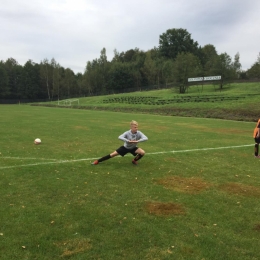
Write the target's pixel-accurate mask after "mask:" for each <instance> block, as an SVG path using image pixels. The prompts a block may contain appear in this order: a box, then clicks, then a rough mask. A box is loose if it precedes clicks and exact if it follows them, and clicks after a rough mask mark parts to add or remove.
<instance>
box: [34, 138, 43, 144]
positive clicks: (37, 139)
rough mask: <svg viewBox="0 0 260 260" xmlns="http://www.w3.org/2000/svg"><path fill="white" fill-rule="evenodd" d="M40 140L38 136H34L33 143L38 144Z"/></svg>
mask: <svg viewBox="0 0 260 260" xmlns="http://www.w3.org/2000/svg"><path fill="white" fill-rule="evenodd" d="M41 142H42V141H41V139H40V138H36V139H35V140H34V143H35V144H40V143H41Z"/></svg>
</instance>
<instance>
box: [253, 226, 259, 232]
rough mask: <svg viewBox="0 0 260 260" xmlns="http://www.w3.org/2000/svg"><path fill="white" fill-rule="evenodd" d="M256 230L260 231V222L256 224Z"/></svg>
mask: <svg viewBox="0 0 260 260" xmlns="http://www.w3.org/2000/svg"><path fill="white" fill-rule="evenodd" d="M254 230H255V231H258V232H260V224H256V225H255V227H254Z"/></svg>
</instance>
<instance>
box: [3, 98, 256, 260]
mask: <svg viewBox="0 0 260 260" xmlns="http://www.w3.org/2000/svg"><path fill="white" fill-rule="evenodd" d="M97 98H100V97H97ZM106 98H108V97H106ZM100 99H101V98H100ZM103 99H104V97H103V98H102V100H103ZM220 102H221V101H220ZM230 102H231V101H230ZM235 102H237V101H235ZM208 104H210V103H208ZM110 106H111V107H110V108H112V107H113V106H114V107H115V104H111V105H110ZM142 106H143V105H142ZM151 106H152V105H151ZM233 106H235V105H233ZM161 107H162V106H161ZM132 119H134V120H137V121H138V122H139V128H140V130H141V131H142V132H143V133H145V134H146V135H147V136H148V138H149V140H148V141H147V142H144V143H141V145H140V146H141V147H142V148H143V149H144V150H145V151H146V155H145V157H144V158H143V159H142V160H140V162H139V165H138V166H134V165H132V164H131V159H132V157H131V156H130V155H128V156H125V157H123V158H122V157H116V158H113V159H110V160H108V161H105V162H103V163H100V164H99V165H96V166H92V165H91V164H90V162H92V161H93V160H94V159H95V158H99V157H101V156H104V155H107V154H109V153H110V152H112V151H113V150H115V149H116V148H118V147H119V146H120V145H121V144H122V142H121V141H120V140H118V136H119V135H120V134H121V133H123V132H124V131H126V130H128V129H129V122H130V121H131V120H132ZM0 122H1V128H0V136H1V138H0V176H1V177H0V182H1V189H0V196H1V208H0V216H1V224H0V254H1V257H0V258H1V260H10V259H40V260H42V259H43V260H50V259H51V260H52V259H73V260H76V259H82V260H85V259H104V260H110V259H111V260H112V259H113V260H121V259H126V260H139V259H140V260H143V259H147V260H148V259H160V260H164V259H189V260H190V259H191V260H193V259H205V260H206V259H209V260H212V259H216V260H217V259H225V260H226V259H236V260H240V259H241V260H247V259H248V260H252V259H259V256H260V247H259V239H260V220H259V214H260V207H259V198H260V175H259V166H260V161H259V159H255V158H254V154H253V146H254V142H253V138H252V132H253V128H254V127H255V122H245V121H231V120H219V119H209V118H205V119H203V118H193V117H177V116H176V117H173V116H163V115H150V114H145V113H138V109H137V110H135V112H134V113H131V112H130V111H129V112H128V113H123V112H118V113H114V112H111V111H95V110H94V109H93V110H84V109H57V108H54V107H41V106H29V105H2V106H0ZM37 137H39V138H41V139H42V144H41V145H34V144H33V141H34V139H35V138H37Z"/></svg>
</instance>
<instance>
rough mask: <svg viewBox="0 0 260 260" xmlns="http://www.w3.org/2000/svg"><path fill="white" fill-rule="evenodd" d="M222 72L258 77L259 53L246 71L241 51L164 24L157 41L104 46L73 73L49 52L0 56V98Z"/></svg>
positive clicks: (158, 83) (225, 76)
mask: <svg viewBox="0 0 260 260" xmlns="http://www.w3.org/2000/svg"><path fill="white" fill-rule="evenodd" d="M214 75H221V76H222V80H224V81H225V80H234V79H239V78H243V79H245V78H249V79H250V78H258V79H259V78H260V56H259V57H258V58H257V61H256V62H255V63H254V64H253V65H252V67H251V68H250V69H249V70H247V71H242V70H241V64H240V56H239V53H237V54H236V55H235V57H234V59H233V60H232V58H231V57H230V56H229V55H228V54H227V53H221V54H218V53H217V51H216V48H215V46H213V45H211V44H208V45H205V46H203V47H201V46H199V44H198V43H197V42H196V41H194V40H193V39H192V38H191V34H190V33H189V32H188V31H187V30H185V29H169V30H167V31H166V32H165V33H163V34H162V35H160V37H159V46H158V47H154V48H153V49H151V50H148V51H142V50H140V49H138V48H135V49H130V50H127V51H126V52H121V53H119V52H118V51H117V50H114V57H113V59H112V60H111V61H108V60H107V55H106V49H105V48H103V49H102V50H101V53H100V57H99V58H97V59H94V60H92V61H88V62H87V64H86V68H85V72H84V73H83V74H82V73H78V74H75V73H74V72H73V71H72V70H71V69H69V68H63V67H62V66H61V65H60V64H59V63H58V62H56V61H55V59H54V58H53V59H52V60H50V61H49V60H47V59H44V60H43V61H41V63H40V64H37V63H34V62H33V61H32V60H28V61H27V62H26V63H25V65H24V66H21V65H19V64H18V62H17V61H16V60H15V59H13V58H9V59H7V60H6V61H5V62H4V61H0V99H48V100H52V99H64V98H70V97H75V96H89V95H96V94H108V93H119V92H130V91H134V90H142V89H145V88H151V87H156V88H161V87H168V86H171V85H173V84H174V85H175V86H176V85H177V86H178V87H179V91H180V92H181V93H184V92H185V91H186V88H187V78H189V77H203V76H214Z"/></svg>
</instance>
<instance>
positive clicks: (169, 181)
mask: <svg viewBox="0 0 260 260" xmlns="http://www.w3.org/2000/svg"><path fill="white" fill-rule="evenodd" d="M156 182H157V183H158V184H161V185H163V186H164V187H165V188H167V189H173V190H175V191H179V192H187V193H192V194H194V193H199V192H201V191H203V190H206V189H208V188H209V187H210V186H211V184H210V183H207V182H206V181H204V180H203V179H201V178H183V177H179V176H169V177H166V178H163V179H159V180H156Z"/></svg>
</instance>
